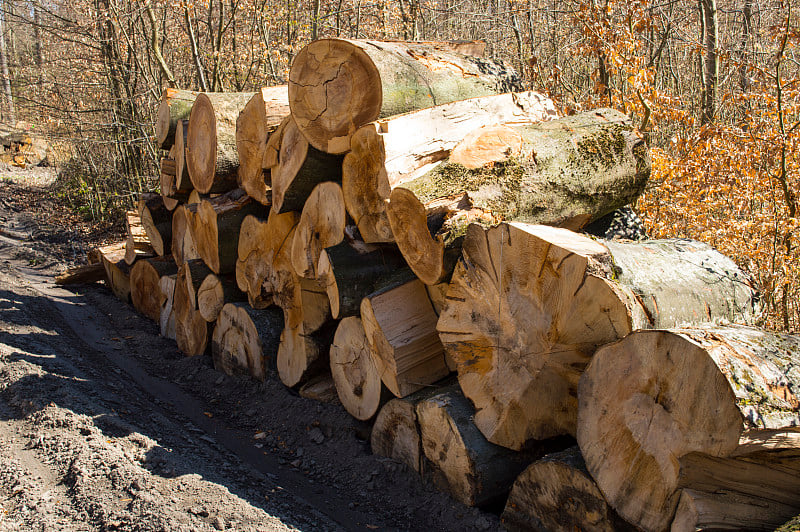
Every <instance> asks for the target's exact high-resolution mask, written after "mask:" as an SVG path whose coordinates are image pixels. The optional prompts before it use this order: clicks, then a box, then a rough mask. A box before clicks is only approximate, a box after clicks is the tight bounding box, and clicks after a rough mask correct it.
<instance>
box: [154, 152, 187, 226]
mask: <svg viewBox="0 0 800 532" xmlns="http://www.w3.org/2000/svg"><path fill="white" fill-rule="evenodd" d="M174 153H175V146H173V147H172V148H170V150H169V157H162V158H161V160H160V162H159V174H158V183H159V185H160V186H161V196H162V197H163V200H164V205H165V206H166V208H167V210H170V211H171V210H173V209H174V208H175V207H177V203H178V202H179V201H186V198H187V195H186V194H183V193H178V192H176V193H174V194H170V192H169V191H174V190H175V172H176V171H177V170H176V168H175V164H176V163H175V159H174V158H173V157H174Z"/></svg>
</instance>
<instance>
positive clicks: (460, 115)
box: [342, 92, 557, 242]
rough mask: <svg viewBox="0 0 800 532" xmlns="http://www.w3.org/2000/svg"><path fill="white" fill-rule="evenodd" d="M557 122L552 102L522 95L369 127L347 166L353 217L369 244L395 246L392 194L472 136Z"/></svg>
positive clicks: (355, 141)
mask: <svg viewBox="0 0 800 532" xmlns="http://www.w3.org/2000/svg"><path fill="white" fill-rule="evenodd" d="M556 117H557V113H556V110H555V106H554V105H553V102H552V101H551V100H550V99H548V98H545V97H544V96H542V95H540V94H538V93H535V92H520V93H507V94H499V95H495V96H485V97H482V98H471V99H468V100H462V101H456V102H451V103H447V104H444V105H437V106H435V107H430V108H428V109H422V110H419V111H414V112H411V113H406V114H403V115H399V116H393V117H388V118H386V119H383V120H378V121H376V122H372V123H370V124H367V125H365V126H363V127H361V128H359V129H358V131H356V132H355V133H354V134H353V136H352V138H351V139H350V152H349V153H348V154H347V155H345V157H344V161H343V163H342V191H343V193H344V202H345V205H346V207H347V212H348V213H350V216H352V217H353V220H354V221H355V222H356V225H357V226H358V229H359V232H360V233H361V236H362V238H363V239H364V241H366V242H393V241H394V237H393V236H392V230H391V227H389V220H388V219H387V218H386V209H385V202H386V200H388V199H389V193H390V192H391V190H392V189H394V188H396V187H398V186H402V185H403V183H406V182H408V181H411V180H413V179H415V178H416V177H419V176H420V175H422V174H424V173H426V172H427V171H428V170H429V169H430V168H431V166H433V165H436V164H438V163H439V162H441V161H443V160H445V159H447V157H448V156H449V155H450V152H451V151H452V149H453V148H454V147H455V146H456V145H457V144H458V143H459V142H460V141H461V140H462V139H463V138H464V137H466V136H467V134H468V133H470V132H471V131H473V130H475V129H478V128H479V127H481V126H484V125H487V124H530V123H534V122H540V121H545V120H552V119H554V118H556Z"/></svg>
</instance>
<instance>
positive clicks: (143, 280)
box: [131, 257, 178, 321]
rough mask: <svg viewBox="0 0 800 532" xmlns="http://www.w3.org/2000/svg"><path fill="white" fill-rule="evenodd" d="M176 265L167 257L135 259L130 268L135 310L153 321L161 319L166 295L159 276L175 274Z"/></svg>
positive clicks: (176, 270)
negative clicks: (162, 289)
mask: <svg viewBox="0 0 800 532" xmlns="http://www.w3.org/2000/svg"><path fill="white" fill-rule="evenodd" d="M177 273H178V267H177V266H176V265H175V262H173V260H172V259H171V258H169V257H160V258H156V259H145V260H139V261H136V264H134V265H133V268H131V301H132V303H133V306H134V308H135V309H136V310H138V311H139V312H141V313H142V314H144V315H145V316H147V317H148V318H150V319H151V320H153V321H159V320H160V319H161V311H162V309H163V307H164V300H165V298H166V295H164V294H163V293H162V291H161V278H162V277H165V276H169V275H176V274H177Z"/></svg>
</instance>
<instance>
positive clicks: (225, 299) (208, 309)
mask: <svg viewBox="0 0 800 532" xmlns="http://www.w3.org/2000/svg"><path fill="white" fill-rule="evenodd" d="M246 299H247V297H246V296H245V295H244V294H243V293H242V292H241V290H239V288H238V287H237V286H236V279H235V278H234V276H233V275H214V274H211V275H207V276H206V278H205V279H203V282H202V283H201V284H200V286H199V287H198V289H197V310H199V311H200V315H201V316H203V319H204V320H206V321H208V322H212V321H216V320H217V317H219V313H220V312H221V311H222V307H223V306H224V305H225V304H226V303H239V302H240V301H245V300H246Z"/></svg>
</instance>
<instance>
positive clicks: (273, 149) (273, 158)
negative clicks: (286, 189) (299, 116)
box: [261, 115, 293, 186]
mask: <svg viewBox="0 0 800 532" xmlns="http://www.w3.org/2000/svg"><path fill="white" fill-rule="evenodd" d="M291 122H293V120H292V115H289V116H287V117H286V118H284V119H283V120H281V123H280V124H278V127H277V128H276V129H275V131H273V132H272V134H271V135H270V136H269V139H267V144H266V146H264V156H263V158H262V159H261V167H262V168H263V169H264V170H270V171H271V170H272V169H273V168H275V167H276V166H278V164H279V163H280V161H281V144H283V131H284V130H285V129H286V126H288V125H289V124H290V123H291ZM271 183H272V173H271V172H270V184H271ZM270 186H271V185H270Z"/></svg>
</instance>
